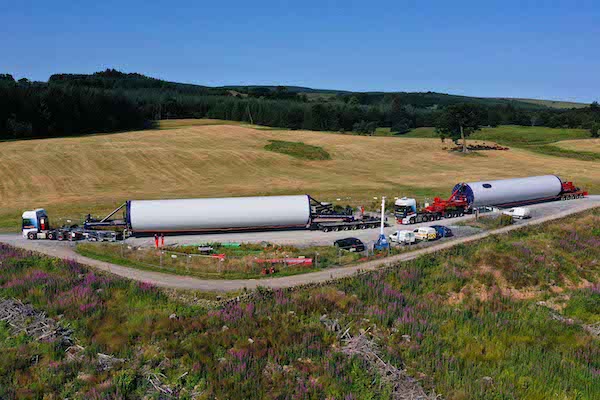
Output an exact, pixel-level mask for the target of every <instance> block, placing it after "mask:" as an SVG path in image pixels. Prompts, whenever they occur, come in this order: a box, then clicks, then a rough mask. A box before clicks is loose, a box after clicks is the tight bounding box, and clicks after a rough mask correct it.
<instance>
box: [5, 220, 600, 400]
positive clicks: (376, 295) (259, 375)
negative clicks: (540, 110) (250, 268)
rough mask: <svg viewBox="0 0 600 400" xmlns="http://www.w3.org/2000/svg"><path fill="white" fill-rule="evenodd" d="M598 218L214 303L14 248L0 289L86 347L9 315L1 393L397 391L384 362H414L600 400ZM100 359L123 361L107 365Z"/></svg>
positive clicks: (372, 394)
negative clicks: (37, 333)
mask: <svg viewBox="0 0 600 400" xmlns="http://www.w3.org/2000/svg"><path fill="white" fill-rule="evenodd" d="M598 226H600V211H598V210H595V211H588V212H586V213H582V214H579V215H575V216H571V217H569V218H567V219H564V220H560V221H554V222H551V223H546V224H545V225H543V226H542V227H531V228H525V229H523V230H519V231H516V232H512V233H509V234H506V235H502V236H498V237H491V238H487V239H484V240H481V241H479V242H477V243H473V244H471V245H469V246H458V247H454V248H452V249H450V250H448V251H446V252H444V253H438V254H436V255H429V256H424V257H421V258H418V259H416V260H413V261H409V262H405V263H401V264H398V265H395V266H393V267H391V268H389V269H387V270H380V271H374V272H370V273H366V274H362V275H359V276H356V277H352V278H347V279H344V280H341V281H338V282H336V283H334V284H328V285H325V286H318V287H308V288H301V289H297V290H294V291H282V290H277V291H274V292H273V291H269V290H265V289H259V290H257V292H256V293H255V295H254V297H253V298H251V299H250V300H247V301H242V302H241V303H229V304H227V305H224V306H219V307H217V304H213V305H212V307H211V308H208V309H207V308H205V307H206V306H205V304H206V302H203V303H202V304H203V306H199V305H197V302H196V301H194V296H193V295H189V296H179V295H177V296H173V295H168V294H167V292H164V291H162V290H159V289H157V288H155V287H152V286H151V285H149V284H145V283H139V282H132V281H128V280H125V279H121V278H117V277H114V276H112V275H105V274H102V273H98V272H95V271H92V270H90V269H88V268H86V267H84V266H81V265H79V264H77V263H75V262H72V261H59V260H56V259H50V258H47V257H42V256H39V255H35V254H32V253H29V252H26V251H19V250H15V249H13V248H10V247H9V246H5V245H0V262H1V263H2V274H1V275H0V295H1V297H4V298H15V299H19V300H22V301H23V302H25V303H28V304H31V305H32V306H33V307H35V308H36V309H37V310H39V311H44V312H45V313H46V314H47V315H48V316H49V317H50V318H53V319H54V320H56V321H58V322H59V323H60V324H61V325H63V326H68V327H69V328H70V329H72V330H73V333H72V335H71V336H72V338H74V340H75V343H76V344H77V345H79V346H82V349H81V350H78V348H74V349H71V351H70V353H69V355H67V354H66V352H65V350H66V348H67V347H68V346H69V344H68V343H64V342H62V341H53V342H47V341H43V340H41V341H38V340H36V338H35V337H32V336H29V335H27V334H26V333H22V332H21V333H17V334H15V333H14V332H13V331H12V330H11V329H10V326H9V325H8V324H6V323H4V322H1V323H0V352H2V357H0V398H3V399H4V398H7V399H11V398H71V399H89V398H164V397H165V396H163V395H162V394H161V392H162V393H163V394H164V392H163V390H164V391H165V392H167V393H168V392H171V393H174V394H176V396H177V397H178V398H181V399H192V398H200V399H214V398H222V399H251V398H282V399H285V398H301V399H333V398H335V399H344V398H345V399H380V398H382V399H383V398H390V397H392V395H393V390H394V386H395V385H396V384H398V383H399V381H398V380H394V381H390V380H389V379H387V378H386V374H384V373H383V371H390V370H393V371H396V372H398V370H406V373H407V374H408V375H409V376H411V377H414V378H415V379H416V380H417V381H418V382H419V383H420V385H421V386H422V387H423V388H424V389H425V391H427V392H429V393H431V392H432V391H435V393H437V394H439V395H441V396H442V397H443V398H444V399H448V400H462V399H512V398H517V399H533V400H538V399H539V400H545V399H582V400H593V399H598V398H600V374H599V371H600V345H599V342H598V338H597V337H595V336H594V335H593V334H592V331H591V330H590V327H591V325H592V324H597V323H600V288H599V287H598V283H597V282H598V279H599V278H600V264H599V263H598V262H597V260H598V259H599V258H600V230H599V229H598ZM200 297H201V296H200ZM188 301H189V302H192V304H189V303H188ZM214 307H216V308H214ZM346 330H347V333H348V334H350V335H351V336H353V337H356V336H359V335H361V333H362V334H363V335H364V336H365V337H366V338H367V339H369V340H373V342H374V343H376V345H375V346H372V347H370V349H371V351H373V352H374V354H376V356H377V358H375V357H372V359H374V360H375V361H369V360H368V359H364V358H362V357H360V356H358V355H347V354H346V352H345V349H347V347H346V342H345V340H343V338H342V337H341V336H342V334H343V333H344V332H346ZM99 353H102V354H105V355H109V356H111V357H117V358H119V359H122V360H123V361H122V362H119V361H117V362H116V363H115V364H114V365H113V366H112V368H110V369H103V368H100V367H99V365H98V360H99V357H100V355H99ZM379 360H381V361H379ZM381 363H385V365H386V368H385V369H382V368H378V367H377V366H381V365H382V364H381ZM399 376H402V374H401V373H400V374H399ZM400 379H402V378H400ZM161 389H162V390H161Z"/></svg>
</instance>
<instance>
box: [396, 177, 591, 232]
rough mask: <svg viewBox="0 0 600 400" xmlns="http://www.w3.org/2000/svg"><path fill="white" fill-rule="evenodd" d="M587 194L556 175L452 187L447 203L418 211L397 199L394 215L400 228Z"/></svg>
mask: <svg viewBox="0 0 600 400" xmlns="http://www.w3.org/2000/svg"><path fill="white" fill-rule="evenodd" d="M587 194H588V193H587V192H586V191H584V190H582V189H580V188H579V187H577V186H575V185H574V184H573V182H563V181H562V180H561V179H560V178H559V177H558V176H556V175H543V176H532V177H528V178H515V179H501V180H494V181H480V182H470V183H459V184H457V185H456V186H454V188H453V190H452V194H451V195H450V197H449V198H448V199H447V200H443V199H441V198H439V197H436V198H434V200H433V203H432V204H430V205H427V206H426V207H423V208H421V209H417V206H416V201H415V199H409V198H405V197H404V198H402V199H398V200H397V201H396V203H395V209H394V214H395V217H396V220H397V222H398V223H400V224H415V223H419V222H427V221H434V220H439V219H442V218H454V217H460V216H463V215H464V214H466V213H471V212H473V210H475V209H476V208H479V207H489V206H494V207H513V206H517V205H525V204H532V203H539V202H544V201H555V200H571V199H576V198H581V197H584V196H587Z"/></svg>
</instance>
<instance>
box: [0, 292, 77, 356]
mask: <svg viewBox="0 0 600 400" xmlns="http://www.w3.org/2000/svg"><path fill="white" fill-rule="evenodd" d="M0 321H4V322H6V323H7V324H8V326H9V331H10V334H11V335H13V336H16V335H19V334H21V333H24V334H26V335H27V336H30V337H32V338H33V339H35V340H39V341H47V342H58V343H60V345H61V346H64V347H68V346H71V345H72V344H73V339H72V338H71V334H72V331H71V330H70V329H66V328H63V327H62V326H60V325H59V324H58V323H57V322H56V321H54V320H53V319H52V318H48V317H47V316H46V313H45V312H43V311H37V310H35V309H34V308H33V307H32V306H31V305H29V304H23V302H21V301H20V300H15V299H0Z"/></svg>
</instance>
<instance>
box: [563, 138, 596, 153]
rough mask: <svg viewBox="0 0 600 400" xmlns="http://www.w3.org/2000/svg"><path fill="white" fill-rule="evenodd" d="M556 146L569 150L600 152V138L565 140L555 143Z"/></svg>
mask: <svg viewBox="0 0 600 400" xmlns="http://www.w3.org/2000/svg"><path fill="white" fill-rule="evenodd" d="M554 146H556V147H560V148H561V149H567V150H574V151H591V152H594V153H600V139H586V140H563V141H560V142H558V143H555V144H554Z"/></svg>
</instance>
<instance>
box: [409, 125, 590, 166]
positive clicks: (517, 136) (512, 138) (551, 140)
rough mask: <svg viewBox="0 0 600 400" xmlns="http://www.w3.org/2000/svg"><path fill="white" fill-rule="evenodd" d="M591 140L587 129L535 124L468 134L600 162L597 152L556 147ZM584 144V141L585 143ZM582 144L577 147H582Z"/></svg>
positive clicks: (421, 133)
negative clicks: (561, 144)
mask: <svg viewBox="0 0 600 400" xmlns="http://www.w3.org/2000/svg"><path fill="white" fill-rule="evenodd" d="M400 137H405V138H429V139H434V138H439V136H438V135H437V134H436V133H435V129H434V128H416V129H413V130H412V131H410V132H409V133H407V134H405V135H401V136H400ZM582 139H590V132H589V131H588V130H586V129H569V128H547V127H537V126H535V127H533V126H514V125H504V126H499V127H497V128H482V129H481V130H480V131H477V132H475V133H474V134H472V135H471V136H470V137H469V140H477V141H481V142H485V141H489V142H495V143H499V144H501V145H505V146H509V147H520V148H523V149H527V150H529V151H534V152H536V153H540V154H545V155H549V156H555V157H566V158H574V159H578V160H583V161H598V160H600V155H599V154H598V153H597V152H594V151H593V150H592V151H586V150H579V149H577V150H573V149H569V148H563V147H560V146H556V145H555V144H556V143H557V142H560V141H564V140H582ZM582 143H583V142H582ZM581 147H582V146H578V148H581Z"/></svg>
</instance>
